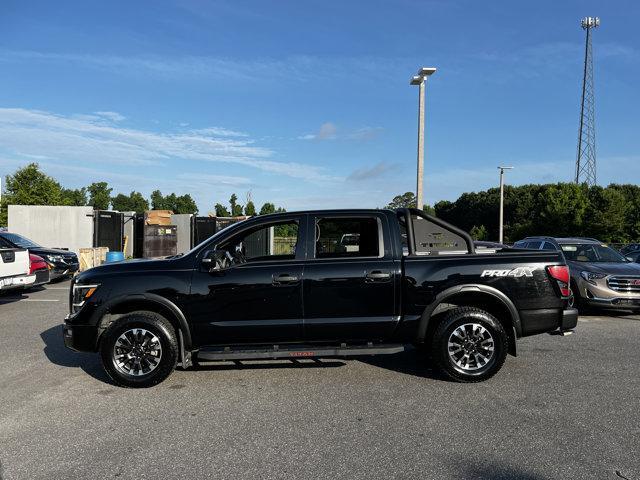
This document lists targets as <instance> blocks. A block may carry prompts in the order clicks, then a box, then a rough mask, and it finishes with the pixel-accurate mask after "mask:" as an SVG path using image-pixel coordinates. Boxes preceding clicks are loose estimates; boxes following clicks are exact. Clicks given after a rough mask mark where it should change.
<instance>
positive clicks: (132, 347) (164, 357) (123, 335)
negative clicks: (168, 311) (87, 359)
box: [100, 312, 178, 388]
mask: <svg viewBox="0 0 640 480" xmlns="http://www.w3.org/2000/svg"><path fill="white" fill-rule="evenodd" d="M100 356H101V357H102V365H103V367H104V369H105V371H106V372H107V374H108V375H109V377H111V379H112V380H113V381H114V382H115V383H116V384H118V385H120V386H122V387H134V388H136V387H137V388H140V387H142V388H144V387H151V386H153V385H157V384H158V383H160V382H162V381H163V380H164V379H165V378H167V377H168V376H169V375H171V372H173V370H174V369H175V367H176V364H177V362H178V341H177V339H176V333H175V330H174V328H173V326H172V325H171V323H170V322H169V321H168V320H167V319H165V318H164V317H162V316H160V315H158V314H157V313H154V312H133V313H130V314H127V315H125V316H123V317H122V318H119V319H118V320H117V321H115V322H114V323H113V324H111V325H110V326H109V328H108V329H107V331H106V332H104V334H103V337H102V339H101V341H100Z"/></svg>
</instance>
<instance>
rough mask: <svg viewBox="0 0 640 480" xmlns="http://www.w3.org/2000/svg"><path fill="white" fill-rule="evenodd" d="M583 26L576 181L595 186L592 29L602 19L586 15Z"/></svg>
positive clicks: (597, 25) (598, 24)
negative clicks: (584, 33)
mask: <svg viewBox="0 0 640 480" xmlns="http://www.w3.org/2000/svg"><path fill="white" fill-rule="evenodd" d="M581 26H582V28H583V29H584V30H585V31H586V32H587V35H586V39H585V46H584V72H583V77H582V101H581V103H580V129H579V130H578V154H577V156H576V175H575V182H576V183H580V181H581V179H582V181H583V182H586V184H587V185H589V186H593V185H595V184H596V126H595V93H594V86H593V52H592V49H591V30H592V29H593V28H597V27H599V26H600V19H599V18H598V17H585V18H583V19H582V22H581Z"/></svg>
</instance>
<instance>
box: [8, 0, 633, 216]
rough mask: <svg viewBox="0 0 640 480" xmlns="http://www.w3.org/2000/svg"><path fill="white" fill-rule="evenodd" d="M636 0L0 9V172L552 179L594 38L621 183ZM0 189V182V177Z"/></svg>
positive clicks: (560, 170)
mask: <svg viewBox="0 0 640 480" xmlns="http://www.w3.org/2000/svg"><path fill="white" fill-rule="evenodd" d="M639 15H640V2H637V1H636V0H618V1H616V2H597V1H578V0H576V1H562V2H558V1H557V0H554V1H543V0H537V1H536V2H524V1H519V2H515V1H513V0H501V1H497V0H496V1H484V2H478V1H476V0H465V1H454V0H442V1H441V0H422V1H418V0H395V1H387V2H383V1H375V0H367V1H355V0H354V1H344V0H342V1H338V0H335V1H334V0H324V1H306V0H297V1H284V0H283V1H270V2H265V1H242V0H223V1H217V0H173V1H171V0H162V1H161V0H153V1H151V0H149V1H144V0H141V1H136V2H131V1H130V0H127V1H119V0H111V1H109V2H104V1H92V0H82V1H65V2H51V1H48V0H47V1H29V2H26V1H24V0H3V1H2V2H0V175H2V176H3V177H4V176H5V175H7V174H11V173H12V172H13V171H15V170H16V169H17V168H19V167H21V166H24V165H26V164H28V163H30V162H37V163H39V164H40V166H41V167H42V169H43V170H44V171H45V172H46V173H47V174H49V175H51V176H53V177H54V178H56V179H57V180H58V181H59V182H61V183H62V184H63V186H65V187H67V188H78V187H82V186H86V185H88V184H89V183H91V182H95V181H107V182H108V183H109V184H110V185H111V186H112V187H113V188H114V192H113V193H114V194H115V193H125V194H128V193H129V192H131V191H132V190H135V191H140V192H142V193H143V194H144V195H145V196H148V195H149V194H150V192H151V191H153V190H155V189H160V190H161V191H162V192H163V193H169V192H175V193H176V194H185V193H189V194H191V195H192V196H193V197H194V198H195V199H196V201H197V203H198V206H199V208H200V212H201V213H203V214H206V213H207V212H208V211H211V210H212V209H213V205H214V204H215V203H217V202H220V203H226V202H227V201H228V199H229V197H230V196H231V194H232V193H234V192H235V193H236V194H237V195H238V197H239V199H240V203H244V202H245V201H246V199H247V196H248V195H250V197H251V198H252V199H253V201H254V203H256V205H258V207H259V206H260V205H261V204H262V203H264V202H273V203H275V204H276V205H278V206H283V207H285V208H286V209H288V210H300V209H310V208H350V207H372V208H373V207H382V206H384V205H386V204H387V203H388V202H389V201H390V200H391V199H392V198H393V197H394V196H395V195H397V194H400V193H404V192H406V191H414V190H415V176H416V173H415V171H416V146H417V104H418V102H417V100H418V97H417V96H418V89H417V87H415V86H410V85H409V79H410V77H411V76H412V75H414V74H415V73H416V71H417V69H418V67H421V66H430V67H436V68H437V72H436V73H435V74H434V75H433V76H432V77H431V78H430V79H429V80H428V82H427V87H426V159H425V187H424V189H425V199H426V201H427V202H428V203H430V204H433V203H434V202H437V201H439V200H455V199H456V198H457V197H458V196H459V195H460V194H461V193H463V192H467V191H479V190H484V189H486V188H490V187H493V186H496V184H497V182H498V170H497V168H496V167H497V166H498V165H513V166H514V167H515V168H514V169H513V170H512V171H509V172H507V174H506V180H507V183H510V184H516V185H517V184H525V183H548V182H559V181H570V180H571V179H572V178H573V175H574V168H575V156H576V145H577V134H578V120H579V104H580V89H581V76H582V68H583V55H584V32H583V30H582V29H581V28H580V19H581V18H582V17H584V16H599V17H600V19H601V26H600V27H599V28H598V29H597V30H596V31H595V32H594V36H593V45H594V68H595V70H594V75H595V89H596V141H597V155H598V157H597V159H598V171H597V175H598V183H599V184H601V185H606V184H608V183H611V182H616V183H639V182H640V117H639V115H638V111H639V110H640V109H639V107H640V88H638V84H639V80H638V79H639V78H640V31H638V29H637V26H636V25H635V21H636V19H637V18H638V16H639ZM3 185H4V182H3Z"/></svg>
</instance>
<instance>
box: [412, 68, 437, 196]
mask: <svg viewBox="0 0 640 480" xmlns="http://www.w3.org/2000/svg"><path fill="white" fill-rule="evenodd" d="M434 73H436V69H435V68H433V67H422V68H421V69H420V70H418V74H417V75H414V76H413V77H411V81H410V82H409V84H410V85H418V86H419V87H420V93H419V95H418V178H417V183H418V184H417V187H416V207H417V208H422V207H423V205H424V202H423V195H422V186H423V177H424V86H425V83H426V80H427V77H429V76H431V75H433V74H434Z"/></svg>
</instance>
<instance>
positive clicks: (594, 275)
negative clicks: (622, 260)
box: [580, 272, 607, 285]
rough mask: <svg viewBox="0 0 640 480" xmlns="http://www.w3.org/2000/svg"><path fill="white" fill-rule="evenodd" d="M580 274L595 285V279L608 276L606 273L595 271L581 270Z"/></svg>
mask: <svg viewBox="0 0 640 480" xmlns="http://www.w3.org/2000/svg"><path fill="white" fill-rule="evenodd" d="M580 276H581V277H582V278H584V279H585V280H586V281H587V282H590V283H593V284H594V285H595V280H601V279H603V278H604V277H606V276H607V274H606V273H595V272H580Z"/></svg>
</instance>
